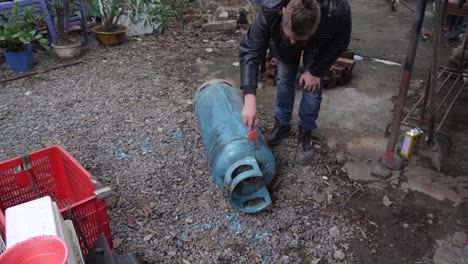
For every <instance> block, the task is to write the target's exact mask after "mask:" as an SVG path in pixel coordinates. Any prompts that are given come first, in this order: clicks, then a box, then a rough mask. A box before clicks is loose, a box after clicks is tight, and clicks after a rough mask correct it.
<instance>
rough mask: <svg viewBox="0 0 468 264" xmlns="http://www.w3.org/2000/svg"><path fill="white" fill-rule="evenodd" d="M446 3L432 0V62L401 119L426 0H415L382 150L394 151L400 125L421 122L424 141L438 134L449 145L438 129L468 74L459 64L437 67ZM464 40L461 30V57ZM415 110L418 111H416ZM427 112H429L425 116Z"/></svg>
mask: <svg viewBox="0 0 468 264" xmlns="http://www.w3.org/2000/svg"><path fill="white" fill-rule="evenodd" d="M447 4H448V0H444V2H443V6H442V7H441V6H440V2H439V1H437V2H436V17H435V20H434V34H433V49H432V63H431V70H430V72H429V76H428V80H427V83H426V88H425V91H424V95H422V96H421V97H420V98H419V100H418V101H417V102H416V104H415V105H413V106H412V107H411V110H410V111H409V112H408V113H407V114H406V115H405V116H404V118H403V119H402V116H403V114H404V113H403V111H404V108H405V104H406V100H407V96H408V88H409V83H410V80H411V74H412V70H413V66H414V60H415V57H416V50H417V46H418V42H419V36H420V33H421V27H422V24H423V21H424V12H425V9H426V5H427V0H418V2H417V5H416V13H415V18H414V21H413V27H412V31H411V39H410V43H409V45H408V52H407V55H406V61H405V64H404V69H403V73H402V75H401V82H400V90H399V93H398V98H397V101H396V103H395V111H394V115H393V120H392V123H391V124H390V125H388V126H387V129H386V131H385V136H388V137H389V140H388V143H387V149H386V152H391V153H393V152H394V151H395V147H396V143H397V139H398V135H399V132H400V125H404V126H409V127H419V126H422V125H424V126H426V127H427V131H428V137H427V143H428V144H432V143H433V141H436V139H435V137H434V134H439V135H443V136H444V137H446V138H447V140H448V142H449V149H450V147H451V144H452V143H451V140H450V137H449V136H448V135H447V134H445V133H444V132H443V131H442V128H443V125H444V123H445V120H446V119H447V116H448V114H449V113H450V111H451V110H452V107H453V105H454V104H455V102H456V101H457V99H458V98H459V97H460V94H461V93H462V91H463V90H464V89H465V87H466V86H467V85H466V84H465V82H464V80H463V77H468V73H465V72H463V71H461V69H460V67H459V69H454V68H446V67H445V68H438V67H437V60H438V49H439V44H440V34H441V28H442V22H443V19H442V18H444V17H445V16H446V14H447ZM467 39H468V31H467V32H466V33H465V39H464V41H463V56H462V57H464V55H465V49H466V46H467ZM434 72H437V76H435V75H436V74H432V73H434ZM439 83H441V84H439ZM447 87H449V88H447ZM437 101H438V102H437ZM417 110H419V113H418V112H417ZM427 111H429V112H428V116H427V118H426V113H427ZM436 117H437V118H436ZM439 167H440V166H439ZM439 169H440V168H439Z"/></svg>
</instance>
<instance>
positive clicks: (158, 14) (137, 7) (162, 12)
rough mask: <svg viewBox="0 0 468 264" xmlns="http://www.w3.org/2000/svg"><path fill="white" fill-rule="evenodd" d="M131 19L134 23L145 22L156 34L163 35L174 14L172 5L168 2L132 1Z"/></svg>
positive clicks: (154, 0) (160, 0)
mask: <svg viewBox="0 0 468 264" xmlns="http://www.w3.org/2000/svg"><path fill="white" fill-rule="evenodd" d="M131 2H132V4H131V9H130V11H129V14H128V15H129V17H130V18H131V19H132V20H133V21H134V22H139V21H144V25H145V26H151V27H152V28H153V31H154V32H158V33H161V32H162V31H163V30H164V28H165V27H166V25H167V21H168V19H169V17H170V16H171V14H172V10H171V5H170V3H169V2H167V0H133V1H131Z"/></svg>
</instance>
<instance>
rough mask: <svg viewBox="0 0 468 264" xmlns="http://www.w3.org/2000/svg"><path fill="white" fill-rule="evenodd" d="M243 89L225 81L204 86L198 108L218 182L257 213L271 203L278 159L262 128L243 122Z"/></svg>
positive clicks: (234, 201)
mask: <svg viewBox="0 0 468 264" xmlns="http://www.w3.org/2000/svg"><path fill="white" fill-rule="evenodd" d="M242 106H243V102H242V98H241V94H240V90H239V89H237V88H235V87H233V86H232V85H230V84H228V83H226V82H225V81H221V80H213V81H210V82H207V83H206V84H204V85H202V86H201V87H200V88H199V90H198V92H197V94H196V96H195V111H196V114H197V118H198V124H199V127H200V131H201V135H202V137H203V143H204V145H205V149H206V152H207V156H208V159H209V162H210V164H211V169H212V174H213V178H214V181H215V182H216V184H217V185H218V186H219V187H220V188H224V191H225V193H226V194H227V195H228V196H229V199H230V202H231V204H232V206H233V207H234V208H236V209H238V210H240V211H242V212H245V213H256V212H259V211H261V210H263V209H265V208H266V207H267V206H268V205H270V204H271V198H270V194H269V192H268V190H267V185H268V184H270V183H271V181H272V180H273V176H274V174H275V159H274V157H273V154H272V153H271V150H270V149H269V148H268V145H267V143H266V142H265V140H264V138H263V136H262V134H261V133H260V131H259V130H258V129H257V128H255V130H254V131H255V132H252V131H250V132H249V129H248V127H247V126H245V125H244V124H243V123H242V121H241V110H242Z"/></svg>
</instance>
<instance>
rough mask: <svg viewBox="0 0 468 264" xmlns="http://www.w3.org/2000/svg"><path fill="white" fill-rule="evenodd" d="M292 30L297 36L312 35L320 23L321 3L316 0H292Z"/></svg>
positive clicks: (290, 4)
mask: <svg viewBox="0 0 468 264" xmlns="http://www.w3.org/2000/svg"><path fill="white" fill-rule="evenodd" d="M286 8H290V17H291V30H292V31H293V33H294V34H295V35H296V36H308V37H309V36H312V35H313V34H314V33H315V31H316V30H317V27H318V25H319V24H320V4H319V3H318V2H317V1H316V0H291V2H289V4H288V5H287V7H286Z"/></svg>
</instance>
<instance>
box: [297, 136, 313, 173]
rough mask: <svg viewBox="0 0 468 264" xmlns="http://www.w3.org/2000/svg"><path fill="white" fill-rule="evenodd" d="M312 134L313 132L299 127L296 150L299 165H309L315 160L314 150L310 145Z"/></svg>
mask: <svg viewBox="0 0 468 264" xmlns="http://www.w3.org/2000/svg"><path fill="white" fill-rule="evenodd" d="M311 134H312V131H311V130H306V131H304V130H302V128H301V127H299V135H298V137H297V149H296V162H297V163H299V164H307V163H309V162H311V161H312V160H313V159H314V150H313V149H312V145H311V144H310V137H311Z"/></svg>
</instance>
